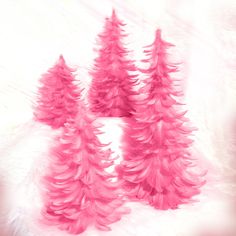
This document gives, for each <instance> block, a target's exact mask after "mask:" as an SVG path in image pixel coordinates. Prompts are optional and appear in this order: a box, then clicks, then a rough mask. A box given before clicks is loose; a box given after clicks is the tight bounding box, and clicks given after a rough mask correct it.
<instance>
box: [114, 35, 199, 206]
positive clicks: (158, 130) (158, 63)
mask: <svg viewBox="0 0 236 236" xmlns="http://www.w3.org/2000/svg"><path fill="white" fill-rule="evenodd" d="M170 46H172V45H171V44H169V43H167V42H165V41H164V40H162V39H161V32H160V30H157V31H156V38H155V41H154V43H153V44H152V45H150V47H151V49H150V50H145V52H146V54H147V55H148V56H149V58H148V59H147V60H146V62H149V63H150V66H149V68H148V69H147V70H144V72H145V73H146V75H147V79H146V84H145V86H144V87H143V88H142V90H141V91H142V93H143V94H144V95H145V98H144V99H143V100H142V101H140V102H139V103H140V104H137V107H136V110H137V111H136V112H135V113H134V117H133V118H131V119H127V123H126V125H125V128H124V137H123V155H124V160H123V161H122V163H121V165H120V166H119V167H118V168H117V170H118V172H119V174H120V177H121V178H123V180H124V188H125V189H126V191H127V195H128V196H129V197H131V198H132V199H143V200H144V201H147V202H149V203H150V204H151V205H153V206H154V207H155V208H158V209H169V208H172V209H174V208H177V207H178V206H179V204H182V203H187V202H190V199H191V198H192V197H193V196H194V195H195V194H198V193H199V192H200V190H199V187H200V186H201V185H202V184H203V180H202V178H201V176H200V175H198V174H196V173H194V171H192V170H191V168H190V167H191V165H192V164H193V161H192V155H191V153H190V150H189V147H190V146H191V144H192V139H191V138H190V137H189V136H190V134H191V132H192V131H193V129H192V128H190V127H189V126H187V123H186V122H188V119H187V118H185V113H186V112H185V111H182V110H181V109H180V105H181V104H179V103H178V102H177V101H176V100H175V98H174V97H176V96H179V93H178V92H177V91H176V89H175V87H174V86H173V81H172V79H171V78H170V75H169V73H170V72H175V71H176V67H175V66H171V65H169V64H168V63H167V52H166V49H167V48H168V47H170Z"/></svg>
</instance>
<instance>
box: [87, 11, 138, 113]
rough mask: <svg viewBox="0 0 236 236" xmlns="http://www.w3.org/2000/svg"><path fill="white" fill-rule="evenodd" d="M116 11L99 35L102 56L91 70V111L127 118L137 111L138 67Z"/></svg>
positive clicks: (100, 55)
mask: <svg viewBox="0 0 236 236" xmlns="http://www.w3.org/2000/svg"><path fill="white" fill-rule="evenodd" d="M124 25H125V24H124V23H122V22H121V21H120V20H119V19H118V17H117V15H116V13H115V11H114V10H113V12H112V16H111V17H110V18H107V19H106V23H105V27H104V31H103V32H102V33H101V34H99V37H98V40H99V43H100V46H101V47H100V49H99V51H98V53H99V55H98V57H97V58H96V59H95V63H94V66H93V70H92V71H91V76H92V82H91V86H90V90H89V95H88V97H89V102H90V108H91V111H93V112H94V113H96V114H97V115H99V116H104V117H127V116H130V115H131V112H132V111H133V108H132V107H133V105H132V104H133V97H134V96H133V95H134V94H135V93H134V86H135V84H136V82H137V80H136V79H135V77H136V75H135V74H134V73H135V71H136V67H135V65H134V63H133V61H131V60H129V59H128V58H127V57H128V50H127V49H126V48H125V47H124V42H123V39H124V38H125V36H126V34H125V32H124V30H123V29H122V27H123V26H124Z"/></svg>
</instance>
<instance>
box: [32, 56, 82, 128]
mask: <svg viewBox="0 0 236 236" xmlns="http://www.w3.org/2000/svg"><path fill="white" fill-rule="evenodd" d="M72 72H74V70H73V69H71V68H69V67H68V66H67V65H66V63H65V60H64V58H63V56H60V58H59V60H58V62H57V63H56V64H55V66H53V67H52V68H50V69H49V70H48V72H47V73H46V74H44V75H43V76H42V78H41V80H40V83H41V87H40V88H39V94H38V101H37V104H36V107H35V112H34V115H35V120H37V121H39V122H42V123H45V124H47V125H49V126H51V127H52V128H59V127H62V126H63V125H64V123H65V122H66V120H67V119H68V118H73V117H75V115H76V114H77V112H78V106H77V100H78V98H79V97H80V92H79V91H78V88H77V86H76V85H75V84H74V80H75V78H74V75H73V74H72Z"/></svg>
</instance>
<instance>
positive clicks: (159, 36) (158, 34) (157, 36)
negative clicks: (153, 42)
mask: <svg viewBox="0 0 236 236" xmlns="http://www.w3.org/2000/svg"><path fill="white" fill-rule="evenodd" d="M156 39H161V30H160V29H157V30H156Z"/></svg>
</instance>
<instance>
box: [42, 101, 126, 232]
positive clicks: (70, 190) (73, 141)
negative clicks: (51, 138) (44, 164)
mask: <svg viewBox="0 0 236 236" xmlns="http://www.w3.org/2000/svg"><path fill="white" fill-rule="evenodd" d="M79 110H80V113H79V115H78V117H77V118H76V119H75V120H73V119H71V120H68V122H67V123H66V124H65V127H64V128H63V133H62V135H60V136H59V137H58V138H57V139H56V144H55V146H54V147H53V148H52V150H51V153H50V155H51V164H50V165H49V169H48V173H47V175H46V177H45V178H44V185H45V188H46V190H47V191H46V192H45V193H44V209H43V222H44V223H46V224H48V225H56V226H57V227H58V228H60V229H61V230H66V231H68V232H69V233H71V234H78V233H81V232H83V231H84V230H85V229H86V228H87V227H88V226H89V225H95V226H96V227H97V228H98V229H100V230H110V228H109V226H108V225H109V224H111V223H113V222H116V221H118V220H120V218H121V216H122V214H124V213H127V209H125V208H123V207H121V206H122V204H123V199H122V194H121V193H120V186H119V182H115V181H114V177H115V176H114V174H111V173H108V172H107V171H106V170H105V169H106V168H108V167H110V166H111V165H112V164H113V160H112V159H111V151H110V150H107V151H104V147H105V146H106V145H102V144H101V143H100V141H99V139H98V138H97V134H99V130H98V128H96V127H95V125H94V124H93V122H94V118H93V117H91V115H89V114H88V113H87V111H86V109H85V108H84V106H83V105H81V104H80V106H79Z"/></svg>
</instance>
